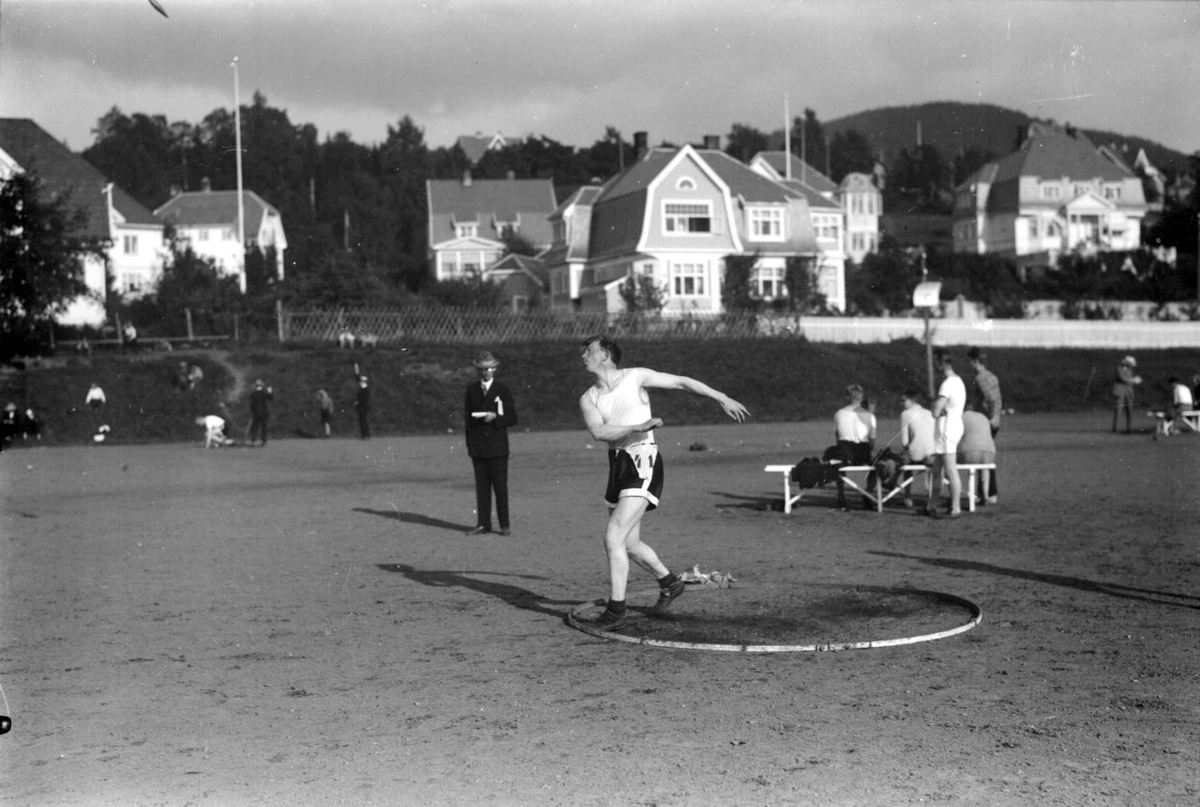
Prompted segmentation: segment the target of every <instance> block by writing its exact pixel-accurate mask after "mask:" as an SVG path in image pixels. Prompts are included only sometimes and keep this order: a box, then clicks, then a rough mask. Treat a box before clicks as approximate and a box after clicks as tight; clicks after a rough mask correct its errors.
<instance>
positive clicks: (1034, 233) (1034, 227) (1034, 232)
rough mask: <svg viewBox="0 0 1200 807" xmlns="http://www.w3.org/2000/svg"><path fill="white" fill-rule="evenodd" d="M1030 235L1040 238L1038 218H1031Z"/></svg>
mask: <svg viewBox="0 0 1200 807" xmlns="http://www.w3.org/2000/svg"><path fill="white" fill-rule="evenodd" d="M1029 237H1030V238H1038V237H1040V228H1039V227H1038V220H1037V219H1030V220H1029Z"/></svg>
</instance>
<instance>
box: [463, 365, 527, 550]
mask: <svg viewBox="0 0 1200 807" xmlns="http://www.w3.org/2000/svg"><path fill="white" fill-rule="evenodd" d="M474 364H475V369H476V371H477V372H478V373H479V380H478V381H477V382H472V383H471V384H469V385H468V386H467V393H466V395H465V396H464V398H463V409H464V416H465V418H466V437H467V454H469V455H470V457H471V464H472V465H473V466H474V467H475V513H476V516H475V518H476V522H475V524H476V526H475V528H474V529H472V530H469V531H468V532H467V535H484V534H486V533H489V532H491V531H492V493H493V491H494V492H495V494H496V520H497V521H498V522H499V525H500V534H501V535H511V534H512V532H511V530H510V523H509V518H508V430H509V429H510V428H511V427H513V426H515V425H517V407H516V404H515V403H513V397H512V393H510V392H509V391H508V387H506V386H504V384H502V383H500V382H499V381H497V380H496V369H497V368H498V367H499V366H500V362H499V361H498V360H497V359H496V357H495V356H493V355H492V354H491V353H490V352H489V351H487V350H485V351H483V352H482V353H480V354H479V356H478V357H476V359H475V362H474Z"/></svg>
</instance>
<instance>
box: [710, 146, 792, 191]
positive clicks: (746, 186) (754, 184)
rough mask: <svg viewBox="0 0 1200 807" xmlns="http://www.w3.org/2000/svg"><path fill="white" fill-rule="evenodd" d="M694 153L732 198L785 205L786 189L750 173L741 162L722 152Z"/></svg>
mask: <svg viewBox="0 0 1200 807" xmlns="http://www.w3.org/2000/svg"><path fill="white" fill-rule="evenodd" d="M696 153H697V154H699V155H700V157H701V159H703V160H704V162H705V163H707V164H708V167H709V168H711V169H712V170H713V172H714V173H715V174H716V175H717V176H719V177H720V178H721V181H722V182H724V183H725V184H726V185H727V186H728V187H729V192H730V193H731V194H732V195H733V196H734V198H737V197H738V196H741V197H742V198H743V199H745V200H746V201H749V202H768V203H770V202H776V203H779V204H786V203H787V200H788V196H789V193H788V191H787V189H785V188H784V187H783V186H782V185H781V184H779V183H778V182H773V181H772V180H769V179H767V178H766V177H764V176H763V175H761V174H758V173H755V172H754V171H751V170H750V167H749V166H747V165H746V164H745V163H743V162H742V161H741V160H738V159H735V158H733V157H730V156H729V155H728V154H726V153H725V152H723V151H715V150H712V149H705V150H703V151H698V152H696Z"/></svg>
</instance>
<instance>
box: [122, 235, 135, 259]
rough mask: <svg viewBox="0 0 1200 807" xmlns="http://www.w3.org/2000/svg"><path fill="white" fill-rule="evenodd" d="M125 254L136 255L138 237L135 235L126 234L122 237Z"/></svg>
mask: <svg viewBox="0 0 1200 807" xmlns="http://www.w3.org/2000/svg"><path fill="white" fill-rule="evenodd" d="M124 244H125V254H126V255H136V254H137V251H138V237H137V236H136V235H127V236H125V238H124Z"/></svg>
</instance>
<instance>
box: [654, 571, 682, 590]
mask: <svg viewBox="0 0 1200 807" xmlns="http://www.w3.org/2000/svg"><path fill="white" fill-rule="evenodd" d="M677 582H679V578H678V577H676V576H675V573H674V572H667V574H666V576H665V577H660V578H658V587H659V588H666V587H668V586H673V585H675V584H676V583H677Z"/></svg>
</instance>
